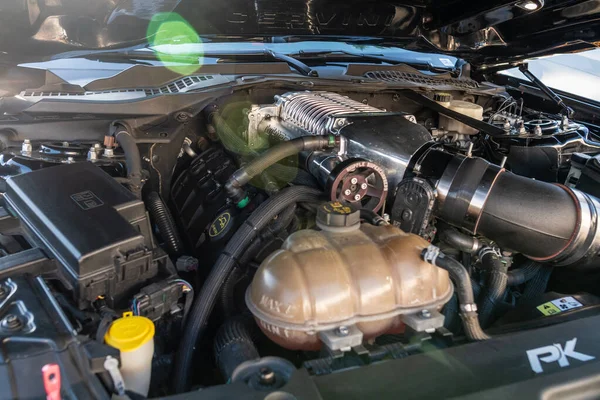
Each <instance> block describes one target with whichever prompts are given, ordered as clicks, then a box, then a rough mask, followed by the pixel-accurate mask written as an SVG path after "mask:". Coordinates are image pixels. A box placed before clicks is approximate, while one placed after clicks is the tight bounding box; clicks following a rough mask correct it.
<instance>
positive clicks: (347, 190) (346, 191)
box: [344, 189, 352, 196]
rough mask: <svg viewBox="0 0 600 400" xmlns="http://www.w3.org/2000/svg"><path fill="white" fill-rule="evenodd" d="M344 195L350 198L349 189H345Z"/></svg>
mask: <svg viewBox="0 0 600 400" xmlns="http://www.w3.org/2000/svg"><path fill="white" fill-rule="evenodd" d="M344 194H345V195H346V196H350V195H351V194H352V191H351V190H350V189H346V190H344Z"/></svg>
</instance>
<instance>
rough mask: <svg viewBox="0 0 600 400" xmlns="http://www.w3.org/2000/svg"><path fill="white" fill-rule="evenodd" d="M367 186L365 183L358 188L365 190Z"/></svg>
mask: <svg viewBox="0 0 600 400" xmlns="http://www.w3.org/2000/svg"><path fill="white" fill-rule="evenodd" d="M368 187H369V186H368V185H367V184H366V183H361V185H360V188H361V189H362V190H365V189H366V188H368Z"/></svg>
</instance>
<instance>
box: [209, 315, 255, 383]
mask: <svg viewBox="0 0 600 400" xmlns="http://www.w3.org/2000/svg"><path fill="white" fill-rule="evenodd" d="M253 324H254V320H253V319H252V316H249V315H241V316H238V317H235V318H231V319H229V320H227V321H226V322H225V323H224V324H223V325H222V326H221V328H219V330H218V331H217V335H216V337H215V346H214V352H215V361H216V363H217V366H218V367H219V370H220V371H221V374H222V375H223V378H225V382H229V380H230V379H231V376H232V375H233V371H235V369H236V368H237V367H238V366H239V365H240V364H242V363H243V362H246V361H251V360H256V359H258V358H259V357H260V355H259V354H258V350H257V349H256V346H255V345H254V341H253V336H254V334H253V330H255V329H253Z"/></svg>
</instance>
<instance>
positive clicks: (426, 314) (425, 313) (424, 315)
mask: <svg viewBox="0 0 600 400" xmlns="http://www.w3.org/2000/svg"><path fill="white" fill-rule="evenodd" d="M421 318H425V319H429V318H431V312H429V310H421Z"/></svg>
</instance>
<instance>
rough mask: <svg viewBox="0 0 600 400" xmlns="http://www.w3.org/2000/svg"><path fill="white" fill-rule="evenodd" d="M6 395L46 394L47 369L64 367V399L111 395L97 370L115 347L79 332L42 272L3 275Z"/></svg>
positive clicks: (1, 376)
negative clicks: (100, 379)
mask: <svg viewBox="0 0 600 400" xmlns="http://www.w3.org/2000/svg"><path fill="white" fill-rule="evenodd" d="M0 354H1V355H0V399H1V400H4V399H17V398H18V399H45V398H46V391H45V389H44V378H43V374H42V368H43V367H44V366H46V365H53V364H54V365H57V366H58V367H59V368H60V377H61V379H60V381H61V396H60V397H61V398H63V399H75V398H77V399H109V398H110V394H109V393H107V392H106V390H105V389H104V387H103V386H102V385H101V383H100V381H99V380H98V378H97V377H96V375H95V373H98V372H103V363H104V360H105V359H106V356H109V355H110V356H112V357H114V358H118V357H119V351H118V350H117V349H114V348H112V347H109V346H105V345H102V344H100V343H98V342H96V341H91V340H88V339H86V338H85V337H83V336H77V335H76V332H75V330H74V328H73V326H72V325H71V323H70V322H69V319H68V318H67V316H66V315H65V313H63V311H62V310H61V308H60V307H59V305H58V303H57V301H56V299H55V294H54V293H52V292H51V291H50V289H49V287H48V286H47V285H46V283H45V282H44V280H43V279H42V278H41V277H37V278H33V277H32V276H31V275H20V276H13V277H12V278H6V279H1V280H0Z"/></svg>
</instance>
